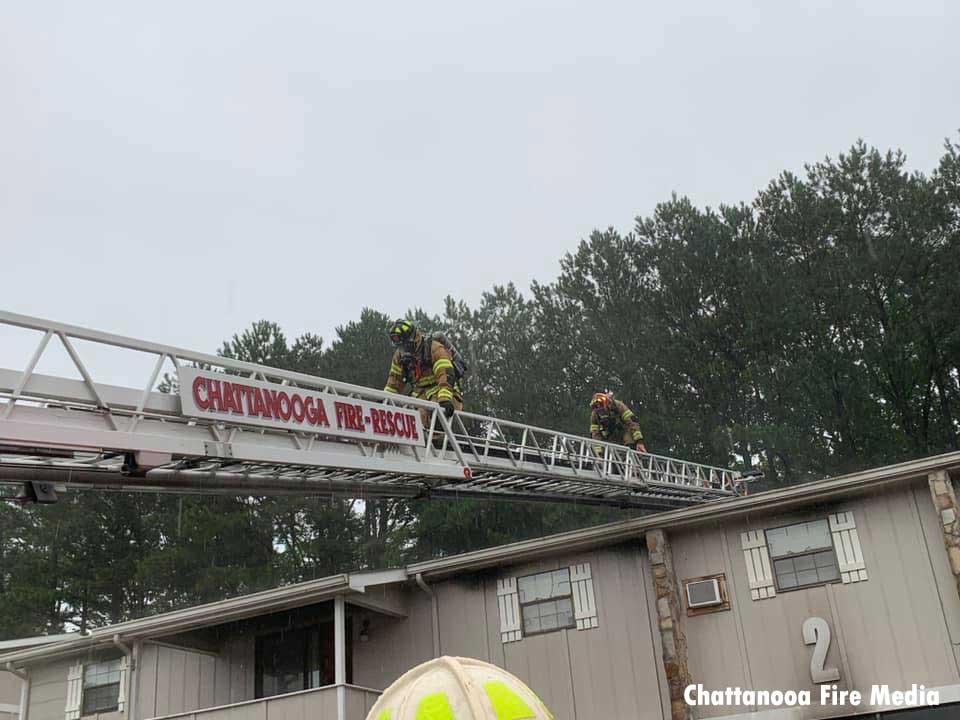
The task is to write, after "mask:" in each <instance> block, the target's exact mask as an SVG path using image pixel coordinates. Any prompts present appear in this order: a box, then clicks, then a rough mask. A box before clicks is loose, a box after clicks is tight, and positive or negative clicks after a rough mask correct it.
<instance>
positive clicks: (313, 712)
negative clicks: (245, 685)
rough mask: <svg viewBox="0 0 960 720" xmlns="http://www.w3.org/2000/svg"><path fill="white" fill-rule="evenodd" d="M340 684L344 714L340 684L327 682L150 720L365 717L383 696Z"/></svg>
mask: <svg viewBox="0 0 960 720" xmlns="http://www.w3.org/2000/svg"><path fill="white" fill-rule="evenodd" d="M340 687H342V688H343V692H344V696H345V698H344V700H345V702H344V710H345V712H344V715H343V717H340V716H338V714H337V688H338V686H337V685H326V686H324V687H320V688H314V689H313V690H301V691H300V692H293V693H287V694H286V695H274V696H273V697H268V698H262V699H260V700H246V701H244V702H238V703H233V704H231V705H218V706H216V707H211V708H203V709H199V710H191V711H189V712H183V713H176V714H174V715H161V716H158V717H155V718H150V720H174V718H176V720H302V719H303V718H310V720H364V718H366V717H367V713H368V712H370V708H372V707H373V705H374V703H375V702H376V701H377V698H378V697H380V691H379V690H373V689H371V688H365V687H360V686H358V685H346V684H345V685H342V686H340Z"/></svg>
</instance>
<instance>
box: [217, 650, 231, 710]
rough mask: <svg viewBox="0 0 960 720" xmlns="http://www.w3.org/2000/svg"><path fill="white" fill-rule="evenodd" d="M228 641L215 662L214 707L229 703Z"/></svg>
mask: <svg viewBox="0 0 960 720" xmlns="http://www.w3.org/2000/svg"><path fill="white" fill-rule="evenodd" d="M229 653H230V641H229V640H228V641H226V642H224V644H223V649H222V650H221V651H220V654H219V655H218V656H217V658H216V661H215V678H216V679H215V681H214V686H213V690H214V698H213V704H214V705H226V704H228V703H229V702H230V654H229Z"/></svg>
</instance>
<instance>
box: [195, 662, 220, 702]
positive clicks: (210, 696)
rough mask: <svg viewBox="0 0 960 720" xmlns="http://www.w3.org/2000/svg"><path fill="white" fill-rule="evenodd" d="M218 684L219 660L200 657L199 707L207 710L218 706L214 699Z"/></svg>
mask: <svg viewBox="0 0 960 720" xmlns="http://www.w3.org/2000/svg"><path fill="white" fill-rule="evenodd" d="M216 682H217V659H216V658H213V657H210V656H209V655H201V656H200V688H199V693H198V695H197V707H198V708H207V707H213V706H214V705H215V704H216V701H215V700H214V698H215V697H216V695H215V690H216Z"/></svg>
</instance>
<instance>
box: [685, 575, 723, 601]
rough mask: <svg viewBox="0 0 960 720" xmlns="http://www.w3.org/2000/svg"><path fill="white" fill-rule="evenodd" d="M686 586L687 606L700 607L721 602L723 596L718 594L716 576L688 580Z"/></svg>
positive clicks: (718, 587)
mask: <svg viewBox="0 0 960 720" xmlns="http://www.w3.org/2000/svg"><path fill="white" fill-rule="evenodd" d="M686 587H687V607H691V608H701V607H710V606H711V605H722V604H723V598H722V597H721V596H720V583H718V582H717V580H716V578H710V579H709V580H695V581H694V582H688V583H687V585H686Z"/></svg>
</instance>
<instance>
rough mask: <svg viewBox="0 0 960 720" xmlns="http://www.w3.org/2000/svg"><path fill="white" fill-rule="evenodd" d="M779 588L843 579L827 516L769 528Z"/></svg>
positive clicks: (769, 541) (768, 533)
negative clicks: (822, 518)
mask: <svg viewBox="0 0 960 720" xmlns="http://www.w3.org/2000/svg"><path fill="white" fill-rule="evenodd" d="M766 535H767V547H768V549H769V552H770V559H771V561H772V562H773V576H774V578H775V579H776V583H777V590H779V591H780V592H783V591H785V590H797V589H799V588H804V587H810V586H811V585H821V584H823V583H829V582H837V581H839V580H840V568H839V566H838V565H837V556H836V553H835V552H834V549H833V539H832V537H831V535H830V526H829V524H828V523H827V521H826V520H812V521H810V522H803V523H797V524H796V525H788V526H786V527H781V528H774V529H772V530H767V531H766Z"/></svg>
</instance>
